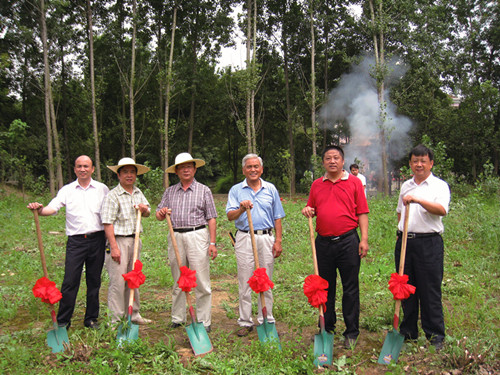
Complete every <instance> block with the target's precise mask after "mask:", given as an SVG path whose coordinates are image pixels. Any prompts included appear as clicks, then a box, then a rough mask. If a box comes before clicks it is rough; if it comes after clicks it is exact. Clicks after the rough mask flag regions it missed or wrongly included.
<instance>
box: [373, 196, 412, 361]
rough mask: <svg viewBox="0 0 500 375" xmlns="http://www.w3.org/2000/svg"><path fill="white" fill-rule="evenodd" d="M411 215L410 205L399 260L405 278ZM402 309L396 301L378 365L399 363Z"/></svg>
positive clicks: (406, 207) (402, 339) (403, 338)
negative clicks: (400, 311)
mask: <svg viewBox="0 0 500 375" xmlns="http://www.w3.org/2000/svg"><path fill="white" fill-rule="evenodd" d="M409 214H410V204H409V203H407V204H406V205H405V216H404V224H403V238H402V239H401V256H400V258H399V275H400V276H403V274H404V268H405V257H406V242H407V239H408V216H409ZM400 308H401V300H400V299H398V300H396V311H395V312H394V322H393V328H392V331H389V332H388V333H387V336H386V337H385V341H384V345H383V346H382V351H381V352H380V356H379V357H378V363H380V364H383V365H388V364H389V363H391V361H394V362H397V361H398V357H399V353H400V352H401V348H402V347H403V342H404V340H405V337H404V336H403V335H402V334H401V333H399V332H398V326H399V310H400Z"/></svg>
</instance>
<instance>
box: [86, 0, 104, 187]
mask: <svg viewBox="0 0 500 375" xmlns="http://www.w3.org/2000/svg"><path fill="white" fill-rule="evenodd" d="M87 21H88V38H89V65H90V92H91V97H92V98H91V103H90V107H91V111H92V129H93V133H94V166H95V172H96V178H97V180H99V181H101V156H100V153H99V130H98V128H97V111H96V104H95V101H96V99H95V97H96V94H95V77H94V30H93V26H92V7H91V6H90V0H87Z"/></svg>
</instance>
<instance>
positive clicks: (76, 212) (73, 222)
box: [28, 155, 109, 328]
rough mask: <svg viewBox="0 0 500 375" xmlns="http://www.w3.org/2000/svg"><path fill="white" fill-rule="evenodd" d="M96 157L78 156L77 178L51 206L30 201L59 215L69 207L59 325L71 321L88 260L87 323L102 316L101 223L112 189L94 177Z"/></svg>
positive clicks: (35, 207)
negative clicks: (100, 299) (104, 202)
mask: <svg viewBox="0 0 500 375" xmlns="http://www.w3.org/2000/svg"><path fill="white" fill-rule="evenodd" d="M94 169H95V168H94V165H93V163H92V160H91V159H90V158H89V157H88V156H86V155H82V156H79V157H78V158H77V159H76V160H75V168H74V171H75V174H76V177H77V179H76V181H73V182H72V183H70V184H67V185H64V186H63V187H62V188H61V190H59V192H58V193H57V196H56V197H55V198H54V199H52V200H51V201H50V203H49V204H48V205H47V206H45V207H44V206H43V205H42V204H40V203H38V202H33V203H30V204H28V208H29V209H30V210H38V214H39V215H41V216H49V215H55V214H56V213H57V212H58V211H59V209H61V207H63V206H64V207H66V235H67V236H68V241H67V243H66V261H65V269H64V280H63V283H62V287H61V293H62V296H63V297H62V299H61V301H60V302H59V311H58V313H57V323H58V324H59V326H62V327H68V328H69V326H70V325H71V317H72V316H73V311H74V309H75V301H76V296H77V294H78V289H79V288H80V279H81V275H82V269H83V265H84V264H85V277H86V282H87V307H86V310H85V318H84V321H83V324H84V325H85V327H89V328H97V318H98V317H99V289H100V287H101V272H102V267H103V264H104V251H105V246H106V239H105V236H104V227H103V225H102V223H101V214H100V209H101V204H102V202H103V200H104V197H105V196H106V194H107V193H108V191H109V189H108V187H107V186H106V185H104V184H102V183H100V182H97V181H95V180H93V179H92V173H94Z"/></svg>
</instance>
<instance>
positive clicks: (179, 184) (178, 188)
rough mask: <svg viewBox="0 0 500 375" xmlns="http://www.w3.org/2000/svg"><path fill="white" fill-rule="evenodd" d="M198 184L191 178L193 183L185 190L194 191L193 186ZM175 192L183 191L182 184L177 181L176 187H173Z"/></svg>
mask: <svg viewBox="0 0 500 375" xmlns="http://www.w3.org/2000/svg"><path fill="white" fill-rule="evenodd" d="M197 183H198V182H197V181H196V178H193V181H192V182H191V185H189V187H188V188H187V189H186V190H188V189H189V190H193V189H194V186H195V184H197ZM175 186H176V187H175V190H184V188H183V187H182V183H181V182H180V181H179V182H178V183H177V184H176V185H175Z"/></svg>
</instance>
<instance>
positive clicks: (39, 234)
mask: <svg viewBox="0 0 500 375" xmlns="http://www.w3.org/2000/svg"><path fill="white" fill-rule="evenodd" d="M32 211H33V216H34V217H35V227H36V235H37V239H38V249H39V250H40V258H41V260H42V268H43V276H45V277H46V278H49V274H48V272H47V263H46V262H45V252H44V250H43V242H42V230H41V229H40V220H39V218H38V210H32Z"/></svg>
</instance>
